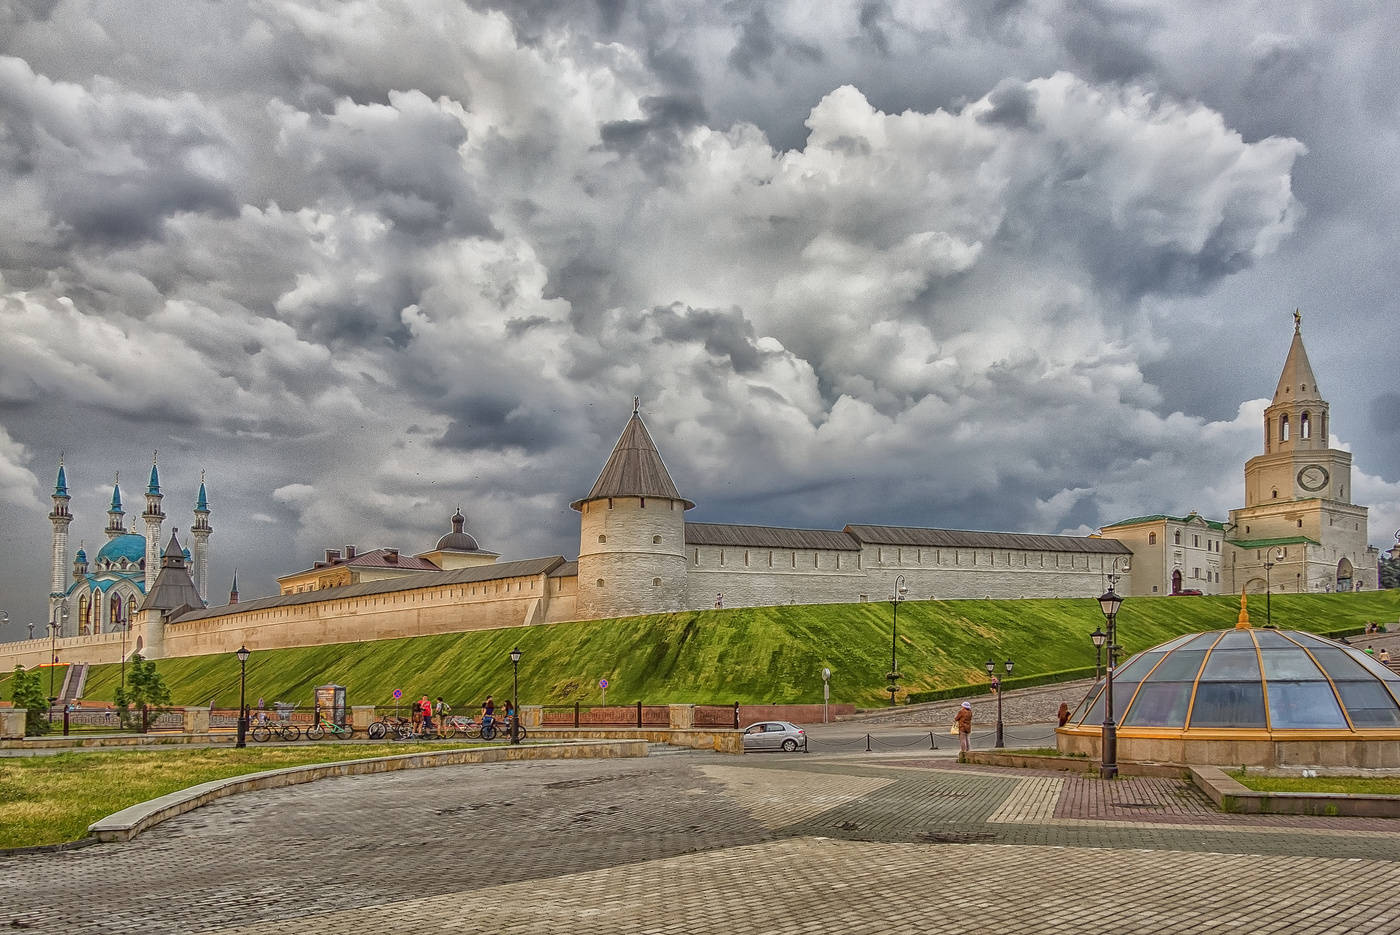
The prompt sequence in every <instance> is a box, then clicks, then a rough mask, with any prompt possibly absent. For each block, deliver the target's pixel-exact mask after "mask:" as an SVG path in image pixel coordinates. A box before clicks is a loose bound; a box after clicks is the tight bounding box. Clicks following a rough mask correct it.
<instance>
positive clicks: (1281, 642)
mask: <svg viewBox="0 0 1400 935" xmlns="http://www.w3.org/2000/svg"><path fill="white" fill-rule="evenodd" d="M1254 641H1255V642H1256V643H1258V644H1259V648H1260V649H1283V648H1288V649H1293V648H1294V644H1293V643H1292V642H1291V641H1290V640H1289V639H1288V638H1287V637H1285V636H1283V634H1281V633H1279V632H1278V631H1277V630H1255V631H1254Z"/></svg>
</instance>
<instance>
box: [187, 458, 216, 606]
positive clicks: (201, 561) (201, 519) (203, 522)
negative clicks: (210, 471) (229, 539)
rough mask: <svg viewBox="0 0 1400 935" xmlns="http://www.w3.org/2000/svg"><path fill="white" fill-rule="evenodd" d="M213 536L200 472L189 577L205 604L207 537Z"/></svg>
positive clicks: (207, 576)
mask: <svg viewBox="0 0 1400 935" xmlns="http://www.w3.org/2000/svg"><path fill="white" fill-rule="evenodd" d="M213 534H214V527H213V526H211V525H209V493H208V491H207V490H206V489H205V487H204V471H202V470H201V471H200V472H199V495H198V496H197V497H195V501H194V525H193V526H191V527H190V537H191V538H193V539H194V549H193V552H192V555H191V558H190V564H191V565H192V566H193V567H192V568H191V569H190V572H191V574H190V577H191V578H192V579H193V580H194V586H195V588H196V589H197V590H198V591H199V597H200V599H201V600H203V601H204V602H205V603H206V604H207V603H209V537H210V536H211V535H213Z"/></svg>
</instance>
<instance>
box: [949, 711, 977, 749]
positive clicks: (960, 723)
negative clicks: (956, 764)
mask: <svg viewBox="0 0 1400 935" xmlns="http://www.w3.org/2000/svg"><path fill="white" fill-rule="evenodd" d="M953 724H954V726H956V727H957V729H958V749H959V750H961V751H962V752H963V753H966V752H967V751H968V749H969V748H970V746H971V744H970V740H971V739H972V702H970V701H964V702H963V703H962V707H961V708H959V709H958V714H957V716H956V717H955V718H953Z"/></svg>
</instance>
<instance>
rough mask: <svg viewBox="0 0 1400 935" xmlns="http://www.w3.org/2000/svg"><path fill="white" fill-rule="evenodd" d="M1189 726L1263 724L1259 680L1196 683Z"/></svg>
mask: <svg viewBox="0 0 1400 935" xmlns="http://www.w3.org/2000/svg"><path fill="white" fill-rule="evenodd" d="M1214 655H1215V654H1214V653H1212V654H1211V656H1212V658H1214ZM1206 666H1207V668H1208V667H1209V666H1210V663H1206ZM1256 678H1257V676H1256ZM1190 726H1191V727H1264V726H1265V725H1264V685H1263V683H1261V682H1258V681H1255V682H1206V681H1202V682H1201V683H1200V684H1199V685H1197V686H1196V703H1195V704H1194V705H1193V706H1192V708H1191V723H1190Z"/></svg>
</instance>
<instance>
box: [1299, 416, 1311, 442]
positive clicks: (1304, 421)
mask: <svg viewBox="0 0 1400 935" xmlns="http://www.w3.org/2000/svg"><path fill="white" fill-rule="evenodd" d="M1298 437H1299V438H1312V417H1311V416H1310V415H1309V414H1308V413H1306V412H1305V413H1303V414H1302V415H1301V416H1300V417H1299V418H1298Z"/></svg>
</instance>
